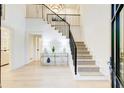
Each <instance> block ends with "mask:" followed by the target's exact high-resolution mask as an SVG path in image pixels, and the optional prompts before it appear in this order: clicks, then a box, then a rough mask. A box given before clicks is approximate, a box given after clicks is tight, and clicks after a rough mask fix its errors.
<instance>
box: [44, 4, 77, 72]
mask: <svg viewBox="0 0 124 93" xmlns="http://www.w3.org/2000/svg"><path fill="white" fill-rule="evenodd" d="M49 14H53V16H50V17H48V15H49ZM42 19H43V20H44V21H47V22H48V23H49V24H51V25H53V26H54V27H55V29H56V30H58V31H59V32H60V33H62V35H64V36H66V38H69V42H70V48H71V53H72V59H73V65H74V71H75V74H77V47H76V43H75V41H74V38H73V35H72V33H71V30H70V24H69V23H68V22H67V21H66V20H65V19H64V18H62V17H60V16H59V15H58V14H57V13H55V12H54V11H53V10H51V9H50V8H49V7H48V6H47V5H45V4H42Z"/></svg>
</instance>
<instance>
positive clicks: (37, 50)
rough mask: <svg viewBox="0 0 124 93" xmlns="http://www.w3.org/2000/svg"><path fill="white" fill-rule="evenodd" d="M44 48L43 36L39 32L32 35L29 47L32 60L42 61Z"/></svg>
mask: <svg viewBox="0 0 124 93" xmlns="http://www.w3.org/2000/svg"><path fill="white" fill-rule="evenodd" d="M41 50H42V37H41V35H38V34H31V35H30V48H29V52H30V53H29V54H30V55H29V56H30V60H31V61H40V56H41Z"/></svg>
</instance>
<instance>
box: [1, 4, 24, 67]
mask: <svg viewBox="0 0 124 93" xmlns="http://www.w3.org/2000/svg"><path fill="white" fill-rule="evenodd" d="M25 13H26V12H25V5H18V4H16V5H12V4H11V5H10V4H8V5H6V6H5V20H1V23H2V27H3V28H7V29H8V30H9V31H10V33H11V51H12V52H11V53H12V55H11V56H12V58H11V66H12V69H16V68H18V67H21V66H22V65H24V64H25V63H26V56H25V55H26V54H25V49H26V48H25V45H26V44H25Z"/></svg>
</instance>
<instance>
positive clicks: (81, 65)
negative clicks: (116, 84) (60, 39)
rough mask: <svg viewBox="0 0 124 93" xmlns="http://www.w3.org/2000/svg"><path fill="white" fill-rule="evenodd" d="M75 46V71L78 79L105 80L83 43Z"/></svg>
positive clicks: (77, 43)
mask: <svg viewBox="0 0 124 93" xmlns="http://www.w3.org/2000/svg"><path fill="white" fill-rule="evenodd" d="M76 46H77V71H78V75H79V76H80V79H85V80H86V79H87V80H95V79H96V80H98V79H100V80H101V79H105V77H104V75H103V74H102V73H101V72H100V68H99V67H98V66H97V65H96V64H95V61H94V60H93V58H92V55H91V54H90V52H89V51H88V49H87V47H86V45H85V44H84V42H76Z"/></svg>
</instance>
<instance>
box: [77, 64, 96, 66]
mask: <svg viewBox="0 0 124 93" xmlns="http://www.w3.org/2000/svg"><path fill="white" fill-rule="evenodd" d="M78 67H97V65H95V64H94V65H78Z"/></svg>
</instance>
